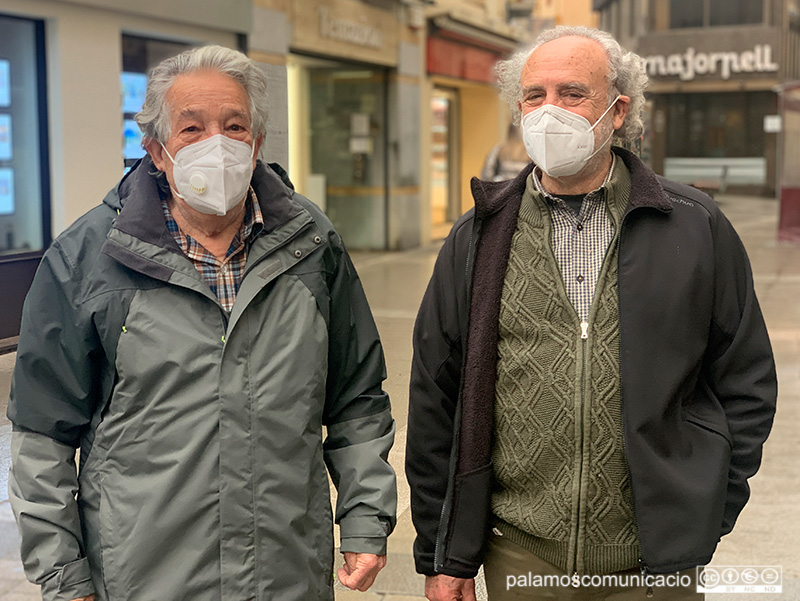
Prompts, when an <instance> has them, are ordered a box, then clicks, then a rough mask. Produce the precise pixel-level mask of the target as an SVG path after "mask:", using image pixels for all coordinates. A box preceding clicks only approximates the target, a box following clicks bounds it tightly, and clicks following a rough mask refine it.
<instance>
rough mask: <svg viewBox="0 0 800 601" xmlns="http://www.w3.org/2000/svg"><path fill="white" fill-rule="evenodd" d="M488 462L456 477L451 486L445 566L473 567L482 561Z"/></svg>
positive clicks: (489, 492)
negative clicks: (451, 508) (454, 563)
mask: <svg viewBox="0 0 800 601" xmlns="http://www.w3.org/2000/svg"><path fill="white" fill-rule="evenodd" d="M493 474H494V470H493V469H492V464H491V463H489V464H488V465H485V466H484V467H482V468H479V469H477V470H474V471H471V472H468V473H466V474H460V475H458V476H456V479H455V486H454V489H453V513H452V515H451V520H450V537H449V538H450V540H449V544H448V545H447V556H446V559H445V565H446V564H447V563H448V562H450V561H454V562H457V564H459V565H458V566H457V567H461V568H464V567H469V568H476V569H477V567H478V566H480V564H481V563H482V562H483V552H484V550H485V547H486V543H487V540H488V537H487V533H488V531H489V516H490V513H491V497H492V477H493Z"/></svg>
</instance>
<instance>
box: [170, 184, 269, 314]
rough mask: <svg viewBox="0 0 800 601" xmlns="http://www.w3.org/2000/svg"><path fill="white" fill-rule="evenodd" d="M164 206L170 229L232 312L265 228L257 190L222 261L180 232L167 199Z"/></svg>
mask: <svg viewBox="0 0 800 601" xmlns="http://www.w3.org/2000/svg"><path fill="white" fill-rule="evenodd" d="M161 207H162V209H163V210H164V219H165V221H166V222H167V229H168V230H169V232H170V233H171V234H172V236H173V238H175V242H177V243H178V246H179V247H180V249H181V250H182V251H183V252H184V254H185V255H186V256H187V257H188V258H189V260H190V261H191V262H192V264H193V265H194V266H195V269H197V271H198V273H199V274H200V276H201V277H202V278H203V281H204V282H205V283H206V284H208V287H209V288H211V292H213V293H214V294H215V295H216V296H217V298H218V299H219V304H220V305H222V308H223V309H225V310H226V311H228V312H230V311H231V309H233V303H234V301H235V300H236V293H237V292H239V286H240V285H241V283H242V275H243V274H244V266H245V264H246V263H247V252H248V250H249V248H250V244H251V243H252V242H253V240H255V239H256V237H257V236H258V234H259V233H260V232H261V230H262V229H263V228H264V217H263V215H262V214H261V207H259V205H258V201H257V200H256V194H255V192H254V191H253V189H252V188H250V192H249V193H248V195H247V201H246V204H245V213H244V220H243V221H242V225H241V226H239V231H238V232H236V235H235V236H234V237H233V240H232V241H231V245H230V247H229V248H228V252H227V253H226V254H225V259H224V260H222V261H219V260H218V259H217V257H215V256H214V255H213V254H212V253H210V252H208V251H207V250H206V249H205V248H204V247H203V245H202V244H200V243H199V242H198V241H197V240H195V239H194V238H192V237H191V236H189V235H188V234H185V233H184V232H182V231H181V229H180V228H179V227H178V223H177V222H176V221H175V218H174V217H173V216H172V213H171V212H170V210H169V207H168V206H167V201H166V200H163V201H162V202H161Z"/></svg>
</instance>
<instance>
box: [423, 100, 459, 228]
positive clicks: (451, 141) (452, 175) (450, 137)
mask: <svg viewBox="0 0 800 601" xmlns="http://www.w3.org/2000/svg"><path fill="white" fill-rule="evenodd" d="M431 113H432V117H433V118H432V121H431V123H432V125H431V177H430V182H431V184H430V185H431V188H430V199H431V238H432V239H433V240H441V239H442V238H445V237H447V234H448V233H449V232H450V228H451V227H452V226H453V223H455V221H456V220H457V219H458V217H459V215H460V214H461V202H460V198H461V190H460V185H459V181H460V169H459V165H460V158H459V135H458V132H459V130H458V126H457V124H458V119H459V117H458V114H459V102H458V91H457V90H454V89H450V88H440V87H437V88H434V90H433V96H432V97H431Z"/></svg>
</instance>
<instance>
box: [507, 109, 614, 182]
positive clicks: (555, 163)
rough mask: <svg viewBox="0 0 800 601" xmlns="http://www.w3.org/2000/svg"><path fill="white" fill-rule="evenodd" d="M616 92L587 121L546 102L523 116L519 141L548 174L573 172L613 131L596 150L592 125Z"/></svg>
mask: <svg viewBox="0 0 800 601" xmlns="http://www.w3.org/2000/svg"><path fill="white" fill-rule="evenodd" d="M619 98H620V97H619V96H617V97H616V98H615V99H614V101H613V102H612V103H611V104H610V105H609V106H608V108H607V109H606V110H605V112H604V113H603V114H602V115H600V118H599V119H598V120H597V121H595V122H594V125H592V124H590V123H589V122H588V121H587V120H586V118H585V117H582V116H581V115H577V114H575V113H573V112H571V111H568V110H566V109H563V108H561V107H558V106H555V105H553V104H545V105H544V106H541V107H539V108H538V109H536V110H534V111H531V112H530V113H528V114H527V115H525V116H524V117H523V118H522V141H523V142H524V144H525V149H526V150H527V151H528V155H529V156H530V157H531V160H533V162H534V163H536V165H538V166H539V167H541V169H542V171H544V172H545V173H546V174H547V175H549V176H550V177H563V176H566V175H575V174H576V173H578V172H579V171H580V170H581V169H583V168H584V167H585V166H586V163H588V162H589V159H591V158H592V157H593V156H595V155H596V154H597V153H598V152H600V150H602V148H603V147H604V146H605V145H606V142H608V140H610V139H611V136H613V135H614V132H613V131H612V132H611V134H610V135H609V136H608V138H606V139H605V140H604V141H603V142H602V144H599V145H598V147H597V150H595V144H594V128H595V127H597V124H598V123H600V121H602V120H603V117H605V116H606V115H607V114H608V111H610V110H611V108H612V107H613V106H614V105H615V104H616V102H617V100H619Z"/></svg>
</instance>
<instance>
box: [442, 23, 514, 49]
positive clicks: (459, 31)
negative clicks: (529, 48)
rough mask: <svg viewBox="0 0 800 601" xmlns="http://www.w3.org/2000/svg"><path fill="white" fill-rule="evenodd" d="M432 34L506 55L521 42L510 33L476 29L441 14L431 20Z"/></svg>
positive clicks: (470, 24) (471, 25) (472, 24)
mask: <svg viewBox="0 0 800 601" xmlns="http://www.w3.org/2000/svg"><path fill="white" fill-rule="evenodd" d="M431 24H432V25H433V31H432V33H433V34H434V35H437V36H439V37H443V38H449V39H452V40H454V41H457V42H461V43H465V44H471V45H473V46H479V47H482V48H486V49H487V50H491V51H493V52H497V53H498V54H508V53H509V52H512V51H514V50H516V49H517V48H518V47H519V45H520V43H521V41H522V40H520V39H518V38H517V37H515V36H514V34H513V33H512V32H511V31H508V32H502V33H501V32H500V31H499V30H497V29H494V30H493V29H489V28H483V27H478V26H477V25H476V24H474V23H469V22H467V21H466V20H462V19H459V18H458V17H456V16H454V15H453V14H443V15H439V16H436V17H432V18H431Z"/></svg>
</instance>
